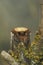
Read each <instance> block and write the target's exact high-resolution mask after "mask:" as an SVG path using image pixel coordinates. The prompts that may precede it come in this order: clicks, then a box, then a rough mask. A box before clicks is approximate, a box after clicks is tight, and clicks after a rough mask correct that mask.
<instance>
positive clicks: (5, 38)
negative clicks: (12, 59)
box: [0, 0, 42, 51]
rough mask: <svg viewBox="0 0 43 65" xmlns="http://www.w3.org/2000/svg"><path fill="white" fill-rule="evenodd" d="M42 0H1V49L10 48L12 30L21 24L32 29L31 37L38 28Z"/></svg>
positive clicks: (32, 37)
mask: <svg viewBox="0 0 43 65" xmlns="http://www.w3.org/2000/svg"><path fill="white" fill-rule="evenodd" d="M41 2H42V0H0V51H2V50H8V49H9V44H10V31H11V30H12V29H13V28H15V27H17V26H18V27H19V26H26V27H28V28H30V30H31V33H32V35H31V39H32V40H33V39H34V34H35V32H36V30H37V29H38V25H39V23H40V18H41V9H40V3H41Z"/></svg>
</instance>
